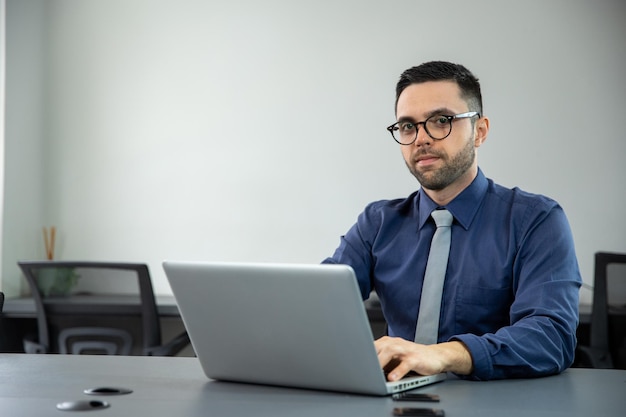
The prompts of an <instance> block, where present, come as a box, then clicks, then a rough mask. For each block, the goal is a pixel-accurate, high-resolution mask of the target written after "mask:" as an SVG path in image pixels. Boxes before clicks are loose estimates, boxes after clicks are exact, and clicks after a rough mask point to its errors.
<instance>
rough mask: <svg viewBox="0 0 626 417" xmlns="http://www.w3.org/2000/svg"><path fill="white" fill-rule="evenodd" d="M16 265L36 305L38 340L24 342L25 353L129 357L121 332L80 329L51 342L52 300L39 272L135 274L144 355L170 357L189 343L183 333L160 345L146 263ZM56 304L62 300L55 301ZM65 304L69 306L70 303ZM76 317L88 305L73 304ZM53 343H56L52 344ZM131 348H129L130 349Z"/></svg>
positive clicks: (127, 336) (126, 336)
mask: <svg viewBox="0 0 626 417" xmlns="http://www.w3.org/2000/svg"><path fill="white" fill-rule="evenodd" d="M18 266H19V267H20V269H21V270H22V272H23V273H24V276H25V278H26V280H27V282H28V284H29V286H30V289H31V293H32V296H33V300H34V302H35V310H36V318H37V337H28V338H25V340H24V350H25V352H26V353H53V352H54V353H83V352H85V353H108V354H130V347H132V336H131V335H130V334H129V333H128V332H127V331H126V330H124V329H113V328H110V327H103V326H94V325H91V326H80V327H71V328H66V329H62V330H61V331H60V333H59V335H58V343H52V342H53V341H52V340H51V333H52V328H51V326H50V322H49V317H50V315H51V314H52V312H53V311H54V309H53V308H52V307H53V306H54V302H53V300H54V299H46V297H45V295H44V291H43V290H42V288H41V286H40V285H39V284H40V283H39V281H38V277H39V274H41V273H42V271H55V270H63V271H72V273H73V271H75V270H78V269H83V270H85V269H99V270H108V271H115V270H118V271H119V270H123V271H131V272H134V273H135V276H136V279H137V280H138V284H139V297H140V300H141V302H140V306H141V321H142V336H143V337H142V340H143V354H144V355H155V356H171V355H175V354H176V353H178V352H179V351H180V350H182V349H183V348H184V347H185V346H187V345H188V344H189V337H188V335H187V333H186V332H183V333H182V334H180V335H179V336H177V337H176V338H174V339H173V340H172V341H171V342H169V343H167V344H161V342H162V341H161V327H160V321H159V315H158V311H157V306H156V301H155V297H154V292H153V289H152V282H151V279H150V273H149V271H148V266H147V265H146V264H137V263H117V262H88V261H19V262H18ZM56 301H57V303H58V302H60V303H64V302H65V301H69V299H67V300H64V299H63V298H62V297H61V298H56ZM67 304H70V303H69V302H68V303H67ZM72 306H73V307H74V308H75V310H76V311H75V313H76V314H77V315H79V316H85V315H88V314H89V305H80V304H73V305H72ZM55 342H56V341H55ZM129 345H130V346H129Z"/></svg>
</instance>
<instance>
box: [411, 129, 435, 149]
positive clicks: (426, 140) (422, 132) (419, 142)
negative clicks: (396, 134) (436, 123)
mask: <svg viewBox="0 0 626 417" xmlns="http://www.w3.org/2000/svg"><path fill="white" fill-rule="evenodd" d="M432 140H433V138H431V137H430V135H429V134H428V133H426V129H424V126H420V127H419V128H418V129H417V136H416V137H415V142H413V144H414V145H415V146H423V145H430V143H431V142H432Z"/></svg>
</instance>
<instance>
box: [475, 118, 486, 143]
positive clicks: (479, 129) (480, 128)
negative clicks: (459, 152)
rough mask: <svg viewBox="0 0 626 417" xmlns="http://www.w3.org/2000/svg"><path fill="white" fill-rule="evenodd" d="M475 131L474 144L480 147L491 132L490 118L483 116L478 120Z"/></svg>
mask: <svg viewBox="0 0 626 417" xmlns="http://www.w3.org/2000/svg"><path fill="white" fill-rule="evenodd" d="M474 133H475V135H474V146H475V147H477V148H478V147H480V145H482V144H483V143H484V142H485V141H486V140H487V135H488V134H489V118H487V117H481V118H480V119H478V120H476V124H475V126H474Z"/></svg>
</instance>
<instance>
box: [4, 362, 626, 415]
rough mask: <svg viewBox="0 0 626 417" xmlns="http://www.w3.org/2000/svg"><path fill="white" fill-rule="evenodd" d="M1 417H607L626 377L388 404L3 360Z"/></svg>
mask: <svg viewBox="0 0 626 417" xmlns="http://www.w3.org/2000/svg"><path fill="white" fill-rule="evenodd" d="M0 375H1V378H0V409H1V410H2V415H6V416H11V417H23V416H24V417H34V416H37V417H39V416H44V415H58V416H62V415H63V413H62V412H60V411H57V410H56V404H57V403H60V402H64V401H75V400H90V399H94V400H105V401H108V402H109V403H110V405H111V406H110V408H107V409H102V410H97V411H93V412H84V413H81V412H73V413H71V414H70V415H93V416H98V415H101V416H110V417H113V416H131V415H132V416H138V417H141V416H150V417H158V416H167V417H172V416H205V415H219V416H226V417H228V416H233V417H235V416H236V417H240V416H246V415H254V416H261V417H262V416H272V417H280V416H298V417H307V416H311V417H322V416H323V417H326V416H347V417H350V416H355V417H357V416H358V417H368V416H372V417H381V416H391V415H392V410H393V408H394V407H396V406H399V405H401V406H413V407H433V405H434V406H436V407H438V408H442V409H443V410H444V411H445V413H446V416H447V417H457V416H463V417H471V416H480V417H490V416H493V417H502V416H506V417H517V416H520V417H521V416H524V417H527V416H533V417H542V416H545V417H557V416H562V417H576V416H584V417H589V416H593V417H603V416H607V417H608V416H612V417H613V416H621V415H624V410H625V409H626V396H625V395H624V394H625V393H626V371H620V370H593V369H570V370H567V371H565V372H564V373H563V374H561V375H557V376H551V377H546V378H538V379H522V380H505V381H490V382H472V381H463V380H458V379H448V380H447V381H444V382H442V383H439V384H435V385H431V386H428V387H423V388H420V389H419V391H420V392H431V393H437V394H439V395H440V397H441V402H440V403H417V402H415V403H409V402H403V403H398V402H394V401H393V400H392V399H391V398H388V397H384V398H378V397H366V396H359V395H347V394H338V393H327V392H320V391H308V390H298V389H288V388H274V387H267V386H257V385H246V384H236V383H226V382H216V381H210V380H208V379H206V378H205V376H204V374H203V373H202V371H201V368H200V365H199V363H198V360H197V359H196V358H161V357H120V356H117V357H116V356H71V355H67V356H65V355H25V354H0ZM111 386H112V387H123V388H129V389H132V390H133V392H132V393H131V394H127V395H120V396H106V397H104V396H100V397H93V396H87V395H85V394H83V390H85V389H90V388H97V387H111Z"/></svg>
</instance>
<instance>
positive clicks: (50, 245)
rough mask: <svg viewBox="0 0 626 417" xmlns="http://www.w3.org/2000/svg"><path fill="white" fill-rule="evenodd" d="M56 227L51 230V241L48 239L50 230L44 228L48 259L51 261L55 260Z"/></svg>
mask: <svg viewBox="0 0 626 417" xmlns="http://www.w3.org/2000/svg"><path fill="white" fill-rule="evenodd" d="M56 232H57V229H56V227H54V226H52V227H51V228H50V239H48V228H47V227H44V228H43V242H44V245H45V247H46V259H48V260H49V261H51V260H53V259H54V241H55V240H56Z"/></svg>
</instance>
